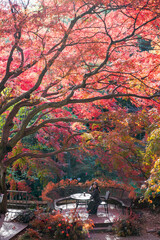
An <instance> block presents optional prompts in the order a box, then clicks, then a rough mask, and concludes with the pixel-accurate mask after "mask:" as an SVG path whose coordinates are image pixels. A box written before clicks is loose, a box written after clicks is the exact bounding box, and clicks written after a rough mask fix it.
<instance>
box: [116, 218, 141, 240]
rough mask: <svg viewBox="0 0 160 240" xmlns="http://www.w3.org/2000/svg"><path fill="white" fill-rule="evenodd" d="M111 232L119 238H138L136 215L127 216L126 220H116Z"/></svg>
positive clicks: (137, 219)
mask: <svg viewBox="0 0 160 240" xmlns="http://www.w3.org/2000/svg"><path fill="white" fill-rule="evenodd" d="M113 231H114V232H115V233H116V234H117V236H119V237H126V236H139V235H140V223H139V218H138V217H137V216H136V215H134V216H133V215H132V216H129V217H128V218H126V219H118V220H117V221H115V223H114V225H113Z"/></svg>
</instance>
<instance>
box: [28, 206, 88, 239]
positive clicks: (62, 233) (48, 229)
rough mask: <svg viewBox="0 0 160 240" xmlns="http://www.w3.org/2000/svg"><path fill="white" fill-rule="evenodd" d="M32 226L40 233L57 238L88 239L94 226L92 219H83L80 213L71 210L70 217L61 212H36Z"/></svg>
mask: <svg viewBox="0 0 160 240" xmlns="http://www.w3.org/2000/svg"><path fill="white" fill-rule="evenodd" d="M30 227H31V228H33V229H35V230H37V231H38V232H39V233H40V234H42V235H43V236H44V238H45V236H48V237H49V239H50V238H52V239H55V240H59V239H61V240H63V239H68V240H76V239H81V240H82V239H86V237H87V236H88V234H89V231H88V230H89V229H91V228H93V222H92V220H82V219H81V218H80V217H79V216H78V213H76V212H75V211H70V214H69V216H68V217H64V216H63V215H62V214H61V213H59V212H58V213H56V212H55V213H54V214H48V215H47V214H44V213H39V214H37V213H36V217H35V219H33V220H32V221H31V222H30Z"/></svg>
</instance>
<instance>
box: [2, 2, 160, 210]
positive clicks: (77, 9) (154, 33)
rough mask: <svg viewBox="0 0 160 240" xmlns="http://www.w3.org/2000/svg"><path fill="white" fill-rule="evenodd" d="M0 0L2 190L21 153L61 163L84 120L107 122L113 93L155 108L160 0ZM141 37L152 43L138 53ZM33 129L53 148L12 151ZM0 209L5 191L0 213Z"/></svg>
mask: <svg viewBox="0 0 160 240" xmlns="http://www.w3.org/2000/svg"><path fill="white" fill-rule="evenodd" d="M0 4H1V10H0V17H1V30H0V34H1V43H0V52H1V55H0V62H1V68H0V75H1V82H0V91H1V95H0V107H1V108H0V115H1V120H2V121H1V122H3V124H2V126H1V143H0V168H1V181H0V188H1V192H3V193H5V192H6V188H5V176H6V168H7V166H9V165H10V164H11V163H13V162H14V161H16V160H17V159H19V158H24V157H27V158H38V159H40V158H44V157H45V158H46V160H47V159H48V161H51V159H50V157H51V156H53V155H58V160H59V161H60V162H62V163H63V153H64V151H66V152H67V151H73V150H75V149H76V148H77V147H78V144H79V143H80V142H82V141H83V139H84V138H83V137H81V135H82V132H85V131H86V134H89V133H87V131H88V128H87V124H89V125H90V126H91V125H92V124H94V123H96V124H99V125H101V126H103V127H105V124H107V123H106V118H103V114H102V112H103V110H104V109H110V110H111V109H115V108H116V98H120V97H121V98H130V100H131V101H133V102H134V104H135V105H136V106H137V107H142V106H145V105H152V104H156V105H157V107H158V101H159V99H158V97H159V54H158V53H157V52H158V51H157V49H158V46H159V41H158V35H159V27H160V21H159V17H160V10H159V0H143V1H141V0H138V1H137V0H132V1H130V0H115V1H112V0H107V1H103V0H91V1H88V0H86V1H83V0H78V1H70V0H60V1H56V0H52V1H49V0H44V1H29V0H28V1H27V2H25V1H20V2H19V1H17V3H16V2H15V1H14V2H12V1H11V0H8V1H4V0H3V1H0ZM141 39H144V40H146V41H147V42H148V41H149V43H150V42H151V47H150V49H152V50H151V51H144V49H143V51H142V48H140V40H141ZM154 49H155V50H154ZM20 112H21V113H22V112H23V114H20ZM20 115H21V118H19V116H20ZM48 131H49V133H52V134H50V138H49V139H46V138H45V137H44V136H45V133H46V132H48ZM36 132H38V135H37V137H38V139H39V140H41V141H43V143H44V144H46V143H47V146H48V147H50V145H51V144H53V145H54V151H51V152H48V153H40V152H38V151H28V150H27V149H22V150H21V151H14V149H15V148H16V145H17V143H18V142H19V141H21V139H23V138H24V137H26V136H29V135H32V134H35V133H36ZM57 140H58V141H57ZM59 140H60V141H59ZM87 141H88V140H86V139H85V142H87ZM5 206H6V195H5V197H4V201H3V211H5V209H6V207H5Z"/></svg>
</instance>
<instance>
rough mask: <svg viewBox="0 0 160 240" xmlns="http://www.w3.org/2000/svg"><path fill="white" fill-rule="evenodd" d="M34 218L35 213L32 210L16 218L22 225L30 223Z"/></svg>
mask: <svg viewBox="0 0 160 240" xmlns="http://www.w3.org/2000/svg"><path fill="white" fill-rule="evenodd" d="M33 217H34V212H33V211H31V210H26V211H24V212H22V213H20V214H19V215H18V216H17V217H16V221H17V222H21V223H29V222H30V221H31V220H32V219H33Z"/></svg>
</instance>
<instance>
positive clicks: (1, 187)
mask: <svg viewBox="0 0 160 240" xmlns="http://www.w3.org/2000/svg"><path fill="white" fill-rule="evenodd" d="M0 193H2V194H4V195H3V201H2V203H0V213H3V214H4V213H6V212H7V188H6V168H4V167H3V166H2V165H1V166H0Z"/></svg>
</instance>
